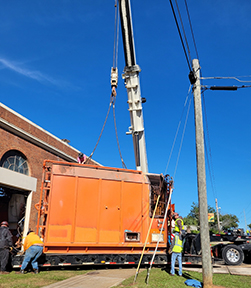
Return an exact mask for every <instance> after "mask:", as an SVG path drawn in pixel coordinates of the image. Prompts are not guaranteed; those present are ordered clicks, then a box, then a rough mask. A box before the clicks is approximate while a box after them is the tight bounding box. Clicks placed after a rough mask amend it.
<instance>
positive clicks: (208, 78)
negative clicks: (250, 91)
mask: <svg viewBox="0 0 251 288" xmlns="http://www.w3.org/2000/svg"><path fill="white" fill-rule="evenodd" d="M244 77H249V78H250V77H251V76H235V77H200V79H204V80H211V79H217V80H219V79H234V80H236V81H238V82H244V83H245V82H251V81H244V80H240V79H239V78H244Z"/></svg>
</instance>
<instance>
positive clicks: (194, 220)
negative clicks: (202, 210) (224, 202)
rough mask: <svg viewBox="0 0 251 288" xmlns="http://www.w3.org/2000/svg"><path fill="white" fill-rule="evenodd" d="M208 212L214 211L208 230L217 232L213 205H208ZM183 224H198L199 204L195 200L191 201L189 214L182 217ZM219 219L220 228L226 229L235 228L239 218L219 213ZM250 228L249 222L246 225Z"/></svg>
mask: <svg viewBox="0 0 251 288" xmlns="http://www.w3.org/2000/svg"><path fill="white" fill-rule="evenodd" d="M208 213H214V222H209V230H210V231H211V232H213V233H217V232H219V231H218V221H217V215H216V211H215V209H214V208H213V207H211V206H210V205H208ZM183 220H184V224H185V225H187V226H191V225H195V226H200V218H199V205H198V204H197V203H195V202H193V203H192V206H191V210H190V212H189V214H188V215H187V216H186V217H184V219H183ZM219 220H220V224H221V230H228V229H232V228H237V227H238V223H239V219H238V217H237V216H236V215H234V214H225V215H221V214H219ZM248 226H249V228H250V229H251V223H250V224H249V225H248Z"/></svg>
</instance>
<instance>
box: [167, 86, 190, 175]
mask: <svg viewBox="0 0 251 288" xmlns="http://www.w3.org/2000/svg"><path fill="white" fill-rule="evenodd" d="M190 91H191V85H190V87H189V89H188V92H187V96H186V99H185V102H184V106H183V109H182V113H181V116H180V121H179V124H178V127H177V130H176V134H175V137H174V140H173V145H172V148H171V151H170V154H169V158H168V161H167V164H166V169H165V175H166V173H167V169H168V167H169V163H170V160H171V157H172V154H173V149H174V146H175V143H176V139H177V136H178V133H179V130H180V125H181V120H182V118H183V114H184V111H185V107H186V105H187V100H188V96H189V94H190Z"/></svg>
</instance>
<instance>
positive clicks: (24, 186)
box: [0, 103, 97, 235]
mask: <svg viewBox="0 0 251 288" xmlns="http://www.w3.org/2000/svg"><path fill="white" fill-rule="evenodd" d="M67 142H68V141H66V140H61V139H59V138H57V137H56V136H54V135H52V134H51V133H49V132H47V131H45V130H44V129H42V128H41V127H39V126H37V125H36V124H34V123H32V122H31V121H29V120H28V119H26V118H24V117H23V116H21V115H20V114H18V113H16V112H15V111H13V110H11V109H10V108H8V107H6V106H5V105H3V104H1V103H0V222H2V221H4V220H7V221H8V222H9V224H10V229H11V231H12V232H13V233H14V234H15V233H17V232H19V230H20V229H17V227H18V226H17V223H18V222H19V224H20V227H22V229H23V230H24V235H25V234H26V231H27V230H28V228H33V229H35V227H36V222H37V210H36V209H35V204H36V203H37V202H38V201H39V196H40V188H41V179H42V167H43V161H44V160H45V159H50V160H57V161H67V162H77V156H78V153H79V152H80V151H78V150H77V149H75V148H73V147H72V146H70V145H69V144H68V143H67ZM88 160H89V162H91V163H92V164H97V163H96V162H95V161H93V160H90V159H88Z"/></svg>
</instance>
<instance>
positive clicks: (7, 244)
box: [0, 221, 13, 274]
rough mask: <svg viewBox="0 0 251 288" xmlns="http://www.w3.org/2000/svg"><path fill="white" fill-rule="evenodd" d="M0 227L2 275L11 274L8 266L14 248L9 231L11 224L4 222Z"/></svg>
mask: <svg viewBox="0 0 251 288" xmlns="http://www.w3.org/2000/svg"><path fill="white" fill-rule="evenodd" d="M0 225H1V227H0V269H1V271H0V274H9V273H10V272H8V271H6V266H7V264H8V261H9V256H10V249H11V248H12V245H13V242H12V234H11V232H10V230H9V223H8V222H7V221H3V222H2V223H1V224H0Z"/></svg>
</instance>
